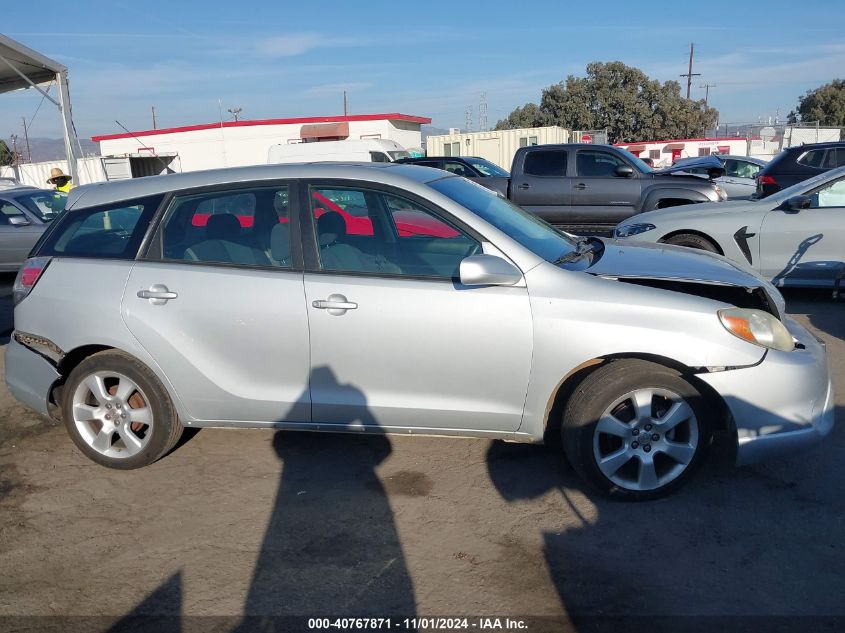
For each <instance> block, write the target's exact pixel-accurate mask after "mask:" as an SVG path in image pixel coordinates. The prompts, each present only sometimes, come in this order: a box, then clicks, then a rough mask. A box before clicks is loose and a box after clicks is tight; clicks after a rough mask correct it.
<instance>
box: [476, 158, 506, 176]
mask: <svg viewBox="0 0 845 633" xmlns="http://www.w3.org/2000/svg"><path fill="white" fill-rule="evenodd" d="M466 161H467V162H468V163H469V164H470V165H472V166H473V167H475V168H476V169H477V170H478V171H479V172H481V175H482V176H488V177H492V176H499V177H500V178H510V173H509V172H507V171H505V170H504V169H502V168H501V167H499V166H498V165H496V164H495V163H491V162H490V161H489V160H484V159H483V158H467V159H466Z"/></svg>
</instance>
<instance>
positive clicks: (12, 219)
mask: <svg viewBox="0 0 845 633" xmlns="http://www.w3.org/2000/svg"><path fill="white" fill-rule="evenodd" d="M29 223H30V222H29V220H27V219H26V218H25V217H24V216H22V215H11V216H9V224H11V225H12V226H27V225H29Z"/></svg>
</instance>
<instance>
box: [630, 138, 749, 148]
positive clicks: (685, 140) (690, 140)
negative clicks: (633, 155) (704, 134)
mask: <svg viewBox="0 0 845 633" xmlns="http://www.w3.org/2000/svg"><path fill="white" fill-rule="evenodd" d="M744 140H746V139H745V137H744V136H713V137H708V138H673V139H669V140H667V141H626V142H624V143H616V145H618V146H621V145H649V144H652V145H654V144H657V143H694V142H701V141H744Z"/></svg>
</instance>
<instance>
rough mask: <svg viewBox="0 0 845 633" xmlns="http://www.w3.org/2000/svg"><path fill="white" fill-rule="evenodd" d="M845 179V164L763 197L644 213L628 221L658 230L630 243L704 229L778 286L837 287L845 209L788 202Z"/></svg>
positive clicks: (844, 252) (844, 259)
mask: <svg viewBox="0 0 845 633" xmlns="http://www.w3.org/2000/svg"><path fill="white" fill-rule="evenodd" d="M842 178H845V167H843V168H838V169H833V170H830V171H828V172H826V173H825V174H823V175H821V176H818V177H816V178H813V179H811V180H807V181H804V182H803V183H799V184H798V185H794V186H793V187H790V188H789V189H788V190H784V191H780V192H778V193H776V194H774V195H772V196H769V197H767V198H763V199H762V200H738V201H730V200H729V201H727V202H722V203H719V204H707V203H705V204H697V205H689V206H684V207H673V208H670V209H662V210H657V211H650V212H648V213H641V214H640V215H637V216H635V217H632V218H630V219H628V220H625V221H624V222H622V223H621V224H620V225H619V226H618V227H617V230H618V229H620V228H622V227H625V226H630V225H633V224H651V225H653V226H654V227H655V228H654V229H651V230H649V231H645V232H643V233H638V234H636V235H632V236H630V237H626V238H622V239H624V241H626V242H637V243H642V242H660V241H663V240H665V239H668V238H669V237H671V236H672V235H677V234H679V233H698V234H701V235H704V236H705V237H707V238H708V239H710V240H712V241H713V242H715V243H716V244H717V245H718V247H719V248H720V249H721V250H722V252H723V253H724V255H725V257H727V258H729V259H731V260H733V261H734V262H736V263H738V264H739V265H741V266H743V267H746V268H753V270H755V271H756V272H757V273H759V274H760V275H762V276H763V277H765V278H766V279H769V280H771V281H772V283H773V284H774V285H776V286H809V287H812V286H820V287H826V286H833V285H834V284H835V283H836V280H837V277H840V276H841V275H843V274H845V207H832V206H831V207H822V208H814V209H803V210H801V211H798V212H795V211H790V210H788V209H786V208H785V207H784V203H785V202H786V200H787V199H788V198H790V197H792V196H795V195H799V194H801V193H804V192H811V191H813V190H815V189H817V188H818V187H820V186H824V184H826V183H830V182H832V181H835V180H838V179H842Z"/></svg>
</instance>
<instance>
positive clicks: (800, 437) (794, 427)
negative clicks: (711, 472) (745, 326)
mask: <svg viewBox="0 0 845 633" xmlns="http://www.w3.org/2000/svg"><path fill="white" fill-rule="evenodd" d="M783 323H784V325H786V327H787V329H788V330H789V331H790V333H791V334H792V336H793V338H794V339H795V340H796V341H797V345H796V348H795V349H794V350H793V351H791V352H781V351H777V350H768V352H767V354H766V358H765V359H764V360H763V361H762V362H761V363H760V364H758V365H755V366H753V367H745V368H741V369H734V370H729V371H723V372H715V373H709V374H701V375H699V378H700V379H701V380H703V381H704V382H706V383H708V384H709V385H710V386H711V387H713V388H714V389H715V390H716V391H717V392H718V393H719V394H720V395H721V396H722V398H723V399H724V401H725V404H726V405H727V407H728V409H729V410H730V413H731V416H732V417H733V420H734V424H735V426H736V432H737V464H738V465H743V464H751V463H755V462H759V461H763V460H765V459H769V458H770V457H775V456H779V455H789V454H791V453H793V452H796V451H799V450H801V449H803V448H805V447H807V446H810V445H812V444H815V443H816V442H818V441H820V440H821V439H822V438H824V437H825V436H826V435H827V434H828V433H830V431H831V430H832V429H833V414H834V397H833V383H832V382H831V379H830V373H829V371H828V366H827V355H826V353H825V349H824V344H823V343H821V342H820V341H818V340H817V339H816V338H815V337H814V336H813V335H812V334H810V332H808V331H807V330H806V329H805V328H803V327H802V326H801V325H799V324H798V323H797V322H795V321H793V320H792V319H789V318H784V319H783Z"/></svg>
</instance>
